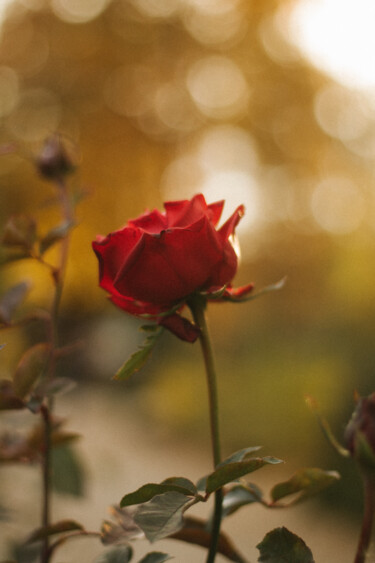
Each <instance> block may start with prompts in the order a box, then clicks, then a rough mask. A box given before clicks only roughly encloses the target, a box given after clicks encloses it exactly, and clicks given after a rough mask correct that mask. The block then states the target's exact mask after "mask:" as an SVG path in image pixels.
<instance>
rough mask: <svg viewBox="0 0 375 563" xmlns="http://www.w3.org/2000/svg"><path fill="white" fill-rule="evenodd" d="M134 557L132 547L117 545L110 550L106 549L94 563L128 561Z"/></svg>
mask: <svg viewBox="0 0 375 563" xmlns="http://www.w3.org/2000/svg"><path fill="white" fill-rule="evenodd" d="M132 557H133V550H132V548H131V547H130V546H129V545H127V546H122V547H115V548H114V549H111V550H110V551H106V552H105V553H102V555H99V557H97V558H96V559H95V561H94V563H128V561H131V559H132Z"/></svg>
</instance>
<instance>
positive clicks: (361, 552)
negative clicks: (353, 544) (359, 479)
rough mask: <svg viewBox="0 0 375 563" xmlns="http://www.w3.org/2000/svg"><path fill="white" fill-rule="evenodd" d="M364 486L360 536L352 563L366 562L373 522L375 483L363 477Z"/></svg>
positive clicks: (369, 478)
mask: <svg viewBox="0 0 375 563" xmlns="http://www.w3.org/2000/svg"><path fill="white" fill-rule="evenodd" d="M363 485H364V501H365V506H364V513H363V520H362V529H361V535H360V537H359V542H358V547H357V553H356V556H355V560H354V563H364V562H365V561H366V555H367V551H368V548H369V545H370V541H371V532H372V527H373V521H374V512H375V481H374V479H373V478H372V476H370V477H368V476H367V475H364V477H363Z"/></svg>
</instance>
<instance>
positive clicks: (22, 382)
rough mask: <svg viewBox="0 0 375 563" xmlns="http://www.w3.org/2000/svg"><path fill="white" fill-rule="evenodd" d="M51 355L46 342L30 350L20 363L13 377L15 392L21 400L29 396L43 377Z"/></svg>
mask: <svg viewBox="0 0 375 563" xmlns="http://www.w3.org/2000/svg"><path fill="white" fill-rule="evenodd" d="M49 355H50V345H49V344H47V343H46V342H41V343H39V344H36V345H35V346H33V347H32V348H29V350H27V351H26V352H25V353H24V355H23V356H22V358H21V360H20V361H19V363H18V365H17V368H16V371H15V373H14V376H13V386H14V392H15V393H16V395H17V396H18V397H20V398H21V399H22V398H23V397H25V395H27V394H28V393H29V392H30V391H31V389H32V387H33V385H34V383H35V382H36V381H37V379H38V378H39V377H40V376H41V375H42V373H43V371H44V369H45V368H46V364H47V361H48V358H49Z"/></svg>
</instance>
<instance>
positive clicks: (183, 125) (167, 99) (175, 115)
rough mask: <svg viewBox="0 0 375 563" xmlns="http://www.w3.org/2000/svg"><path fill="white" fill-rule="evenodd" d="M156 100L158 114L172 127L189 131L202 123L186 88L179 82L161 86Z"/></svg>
mask: <svg viewBox="0 0 375 563" xmlns="http://www.w3.org/2000/svg"><path fill="white" fill-rule="evenodd" d="M154 102H155V111H156V114H157V116H158V117H159V119H160V120H161V121H162V122H163V123H164V124H165V125H167V127H169V128H171V129H176V130H178V131H186V132H187V131H192V130H194V129H195V128H196V127H198V126H199V125H200V123H201V119H199V114H198V112H197V111H196V109H195V106H194V105H193V103H192V101H191V99H190V97H189V96H188V94H187V92H186V90H185V89H184V88H182V86H180V85H179V84H178V83H175V82H170V83H167V84H163V85H162V86H160V87H159V88H158V91H157V92H156V95H155V100H154Z"/></svg>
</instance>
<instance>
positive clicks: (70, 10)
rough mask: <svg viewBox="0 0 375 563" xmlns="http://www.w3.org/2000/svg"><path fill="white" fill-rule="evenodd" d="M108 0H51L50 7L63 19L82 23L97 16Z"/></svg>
mask: <svg viewBox="0 0 375 563" xmlns="http://www.w3.org/2000/svg"><path fill="white" fill-rule="evenodd" d="M108 1H109V0H52V9H53V11H54V12H55V14H56V15H57V16H58V17H59V18H61V19H62V20H63V21H66V22H68V23H76V24H80V23H84V22H88V21H90V20H92V19H94V18H97V17H98V16H99V15H100V14H101V13H102V12H103V10H104V9H105V8H106V6H107V4H108Z"/></svg>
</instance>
